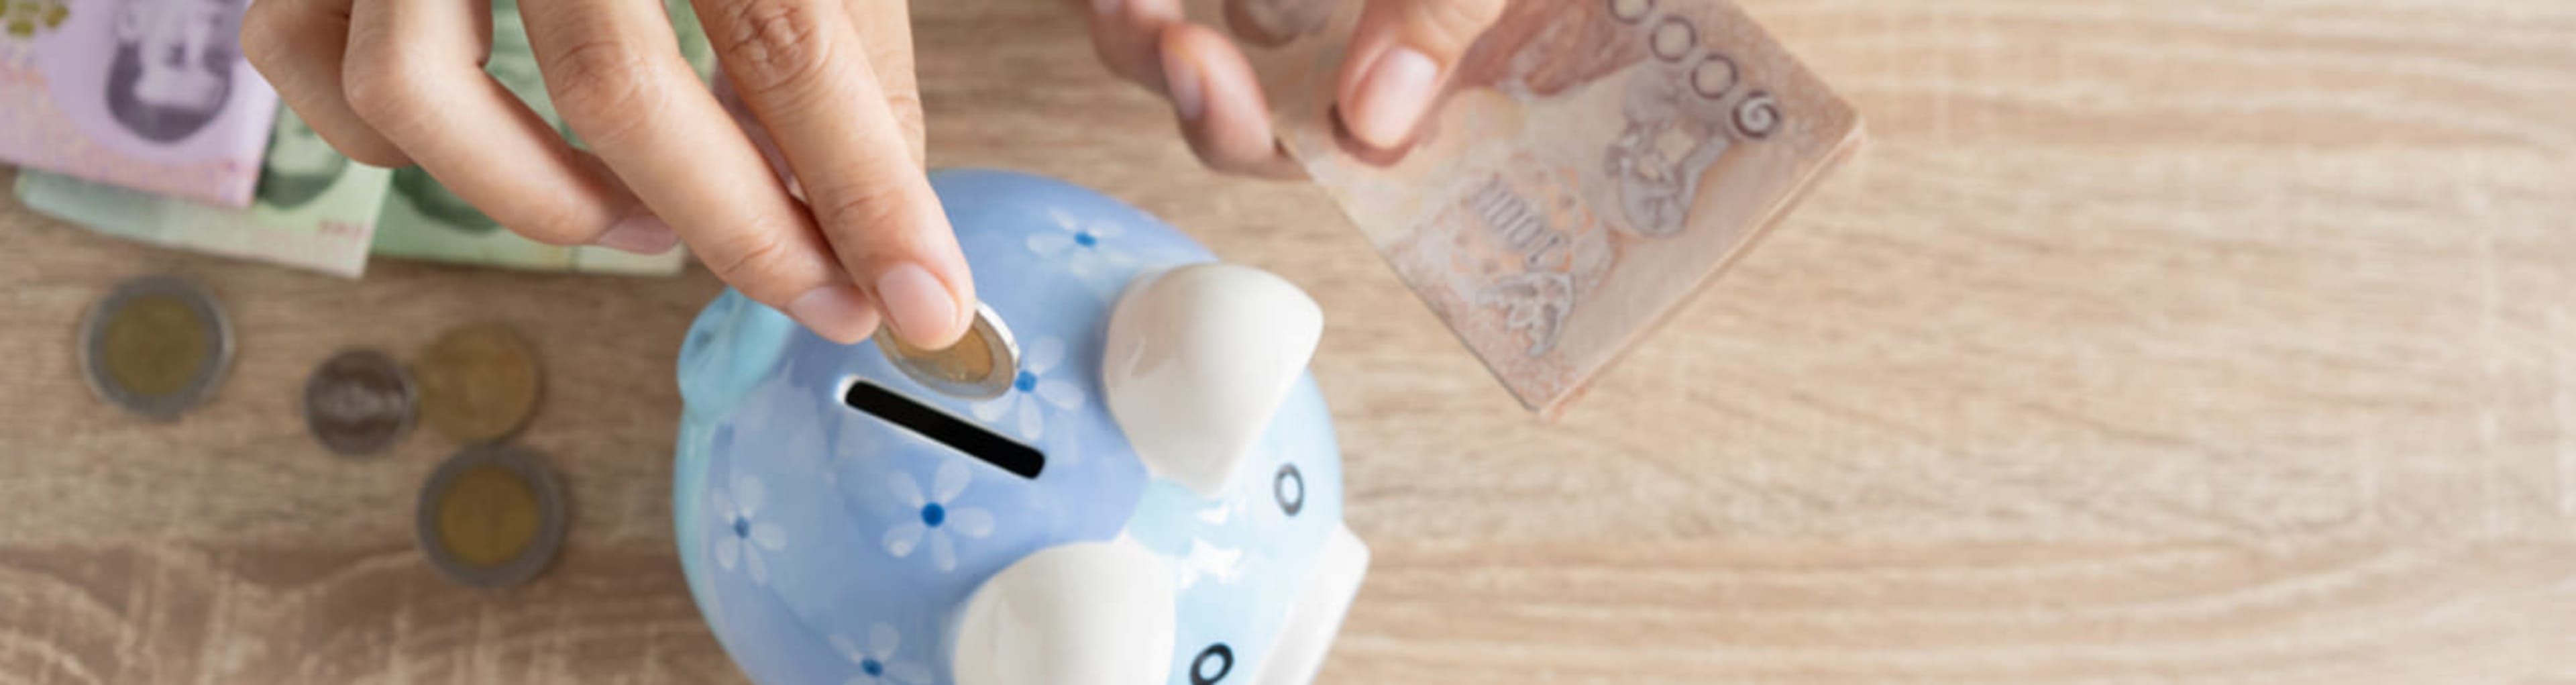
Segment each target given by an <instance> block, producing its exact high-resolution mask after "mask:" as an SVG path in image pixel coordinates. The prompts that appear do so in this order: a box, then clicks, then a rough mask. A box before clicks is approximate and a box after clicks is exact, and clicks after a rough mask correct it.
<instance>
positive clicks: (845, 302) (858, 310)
mask: <svg viewBox="0 0 2576 685" xmlns="http://www.w3.org/2000/svg"><path fill="white" fill-rule="evenodd" d="M787 316H788V317H789V318H793V319H795V320H796V322H797V323H800V324H804V325H805V328H807V329H810V330H812V331H814V334H815V335H820V336H823V337H825V338H830V339H831V340H832V341H833V342H837V343H841V344H843V345H848V344H852V343H856V342H858V341H860V340H864V339H866V338H867V337H868V334H869V333H871V332H874V331H875V330H876V328H877V310H876V308H875V307H872V306H869V305H868V297H867V295H866V294H863V293H860V292H859V289H858V288H857V287H855V286H847V285H827V286H823V287H820V288H815V289H813V290H808V291H805V294H803V295H798V296H796V299H795V300H792V301H789V302H788V303H787Z"/></svg>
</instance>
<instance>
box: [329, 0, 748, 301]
mask: <svg viewBox="0 0 2576 685" xmlns="http://www.w3.org/2000/svg"><path fill="white" fill-rule="evenodd" d="M663 11H664V13H665V14H668V15H669V16H670V20H671V28H672V29H673V31H674V32H675V35H676V37H677V38H678V39H679V44H680V53H681V55H682V57H684V58H686V59H687V60H688V63H689V66H690V67H691V68H692V69H694V70H696V72H697V74H698V79H699V80H700V81H701V82H704V81H705V80H707V78H708V77H709V76H711V75H712V74H713V73H714V70H715V52H714V49H713V48H711V47H709V46H708V44H707V38H706V32H705V30H704V29H702V28H701V27H700V26H699V25H698V20H697V15H696V14H695V13H694V12H692V11H691V10H690V8H689V4H688V2H687V0H666V1H665V2H664V3H663ZM484 70H485V71H487V72H489V73H491V74H492V77H493V78H494V79H495V80H498V81H500V82H501V85H502V86H504V87H506V88H508V89H509V90H510V92H511V93H512V94H515V95H517V96H518V97H519V100H520V101H521V102H524V103H526V104H527V105H528V109H530V110H533V111H535V112H536V113H537V116H538V117H539V118H542V119H544V120H545V121H546V123H548V124H551V125H553V126H554V128H555V131H556V133H558V134H560V135H562V136H563V137H564V140H566V141H569V142H571V143H572V144H573V145H574V146H575V147H580V146H581V145H582V143H581V139H580V137H579V136H577V135H574V134H573V132H572V128H571V127H570V126H566V125H564V123H563V117H561V116H559V115H557V114H556V113H555V108H554V101H553V99H552V98H550V97H548V96H547V95H546V84H545V78H544V76H543V75H542V74H540V73H539V72H538V70H537V61H536V53H535V52H534V50H532V49H531V48H530V47H529V46H528V34H527V29H526V27H525V26H524V25H523V24H522V23H521V22H520V20H519V7H518V3H517V2H516V0H493V1H492V57H491V60H490V61H489V62H486V63H485V67H484ZM392 191H393V192H391V193H390V194H388V195H387V196H386V197H385V200H384V210H383V211H382V212H381V213H380V214H379V215H378V216H377V221H376V233H375V246H374V252H375V254H377V255H379V256H385V257H395V258H403V259H419V260H428V261H439V262H456V263H466V264H479V265H484V266H493V267H501V268H512V269H529V270H542V271H579V272H589V273H625V274H649V275H666V274H675V273H679V272H680V270H681V269H682V268H683V267H685V266H686V265H687V259H688V257H687V255H686V254H685V252H684V249H682V248H674V249H672V250H671V251H670V252H666V253H663V254H659V255H637V254H632V253H627V252H620V251H617V250H611V249H608V248H602V247H560V246H554V245H547V244H544V243H539V242H536V241H533V240H529V239H527V238H522V237H520V236H519V235H518V234H516V233H512V232H510V231H509V230H508V229H506V228H503V227H502V226H501V224H500V223H499V222H496V221H493V220H492V218H491V217H489V216H485V215H484V214H483V213H482V212H481V211H477V210H476V209H475V208H474V206H473V205H470V204H467V203H466V202H465V200H464V199H462V198H459V197H457V196H456V195H455V194H454V193H451V192H449V191H448V190H447V188H446V187H445V186H442V185H439V183H438V181H437V180H436V179H434V178H431V177H430V175H429V174H428V173H427V172H424V171H421V170H420V168H419V167H408V168H404V169H398V170H395V171H394V172H393V181H392Z"/></svg>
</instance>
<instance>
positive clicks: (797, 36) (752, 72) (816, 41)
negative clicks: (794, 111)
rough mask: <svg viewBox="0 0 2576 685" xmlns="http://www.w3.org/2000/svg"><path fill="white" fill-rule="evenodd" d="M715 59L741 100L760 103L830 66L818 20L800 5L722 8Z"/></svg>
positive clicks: (753, 3) (747, 3)
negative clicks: (721, 64) (719, 61)
mask: <svg viewBox="0 0 2576 685" xmlns="http://www.w3.org/2000/svg"><path fill="white" fill-rule="evenodd" d="M723 16H724V21H723V22H722V23H723V25H724V27H725V28H724V29H722V30H719V31H717V38H716V42H715V46H714V47H715V49H716V55H717V56H718V57H719V58H721V59H722V60H724V63H725V65H726V67H727V69H726V71H727V72H729V75H731V76H733V77H734V78H733V82H734V86H735V88H737V89H739V90H740V91H741V93H742V94H743V96H745V97H751V98H763V97H771V96H776V95H779V94H781V93H783V92H785V91H789V90H793V89H795V88H796V87H797V86H799V85H800V84H803V83H806V82H808V81H810V80H812V79H814V78H816V76H817V75H818V74H820V73H822V71H823V69H824V68H825V67H826V66H827V64H828V63H829V51H830V47H829V46H828V45H825V43H824V38H823V32H822V30H821V29H822V24H821V21H822V17H820V16H817V15H816V14H815V11H814V9H813V8H812V7H810V6H808V5H806V4H805V3H804V2H800V1H799V0H742V1H741V2H735V3H731V4H730V5H728V6H727V7H726V8H725V9H724V15H723Z"/></svg>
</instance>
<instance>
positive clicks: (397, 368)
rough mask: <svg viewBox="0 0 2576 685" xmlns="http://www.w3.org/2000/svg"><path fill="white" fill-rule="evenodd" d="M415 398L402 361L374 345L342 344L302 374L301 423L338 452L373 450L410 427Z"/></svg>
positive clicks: (354, 453)
mask: <svg viewBox="0 0 2576 685" xmlns="http://www.w3.org/2000/svg"><path fill="white" fill-rule="evenodd" d="M419 401H420V396H419V391H418V390H417V388H416V387H415V386H413V385H412V382H411V373H410V372H409V371H406V370H404V369H403V365H402V363H400V362H396V361H394V358H393V357H390V356H386V355H385V353H383V352H378V351H375V350H346V351H343V352H341V353H339V354H335V355H332V356H331V358H330V359H328V360H325V361H323V362H322V365H321V366H317V367H314V369H313V375H312V376H310V377H307V378H306V379H305V380H304V428H305V430H307V431H310V432H312V433H313V439H315V440H318V441H320V442H321V443H322V446H324V447H328V448H331V451H332V452H336V453H339V454H340V455H342V456H359V455H366V454H374V453H378V452H382V451H384V449H385V448H387V447H391V446H393V444H394V442H395V441H397V440H400V439H402V436H403V435H404V434H405V433H408V432H409V431H410V430H411V425H412V416H413V413H414V409H415V408H416V407H418V406H419Z"/></svg>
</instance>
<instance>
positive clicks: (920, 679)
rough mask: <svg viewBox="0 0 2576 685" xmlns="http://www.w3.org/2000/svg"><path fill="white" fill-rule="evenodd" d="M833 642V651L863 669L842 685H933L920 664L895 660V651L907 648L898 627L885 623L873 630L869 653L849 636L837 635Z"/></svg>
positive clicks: (833, 636)
mask: <svg viewBox="0 0 2576 685" xmlns="http://www.w3.org/2000/svg"><path fill="white" fill-rule="evenodd" d="M831 641H832V649H833V651H837V652H840V653H841V657H842V658H845V659H849V660H850V665H853V666H857V667H859V674H858V675H854V676H850V679H849V680H846V681H843V682H842V685H930V669H929V668H925V667H923V666H922V665H921V664H920V663H917V662H911V661H896V660H895V659H894V653H895V650H896V649H898V648H901V647H902V646H903V635H901V634H899V633H896V632H895V630H894V626H890V625H886V624H883V623H879V624H876V625H874V626H870V627H869V628H868V648H867V649H865V650H861V649H859V645H858V644H857V643H855V642H851V641H850V638H849V636H846V635H840V634H837V633H835V634H833V635H832V637H831Z"/></svg>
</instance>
